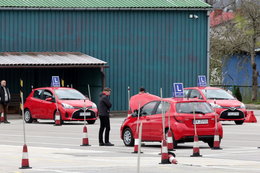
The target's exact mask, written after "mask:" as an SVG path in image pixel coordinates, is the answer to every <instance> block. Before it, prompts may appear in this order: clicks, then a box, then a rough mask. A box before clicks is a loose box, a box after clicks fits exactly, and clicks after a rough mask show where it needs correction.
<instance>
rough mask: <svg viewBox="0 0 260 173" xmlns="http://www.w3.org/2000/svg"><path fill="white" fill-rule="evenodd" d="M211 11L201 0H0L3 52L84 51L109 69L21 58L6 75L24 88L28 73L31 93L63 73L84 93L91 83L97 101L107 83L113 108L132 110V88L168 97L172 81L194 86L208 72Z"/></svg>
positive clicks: (0, 72) (2, 73) (2, 75)
mask: <svg viewBox="0 0 260 173" xmlns="http://www.w3.org/2000/svg"><path fill="white" fill-rule="evenodd" d="M210 9H211V7H210V6H209V5H208V4H206V3H204V2H202V1H201V0H73V1H71V0H1V1H0V52H1V53H3V54H4V53H6V52H17V53H21V52H52V53H53V52H54V53H55V52H80V53H83V54H86V55H89V56H92V57H95V58H97V59H100V60H103V61H105V62H107V64H106V67H108V68H105V67H104V66H93V67H90V66H75V64H74V65H73V64H71V65H67V66H60V65H59V64H57V65H56V66H50V65H48V64H47V65H46V66H38V67H37V66H23V65H19V62H18V64H17V65H16V66H13V65H8V64H4V65H2V66H1V69H0V79H6V80H7V82H8V83H9V88H10V89H11V91H12V92H13V93H19V78H23V80H24V82H25V90H26V93H29V91H30V89H31V88H30V86H32V85H33V86H34V87H40V86H43V85H45V86H48V85H49V84H50V81H51V76H56V75H59V76H60V77H61V78H63V79H64V80H65V85H71V84H72V85H73V87H75V88H76V89H79V90H80V91H82V92H83V93H84V94H87V86H88V84H89V85H90V88H91V91H92V98H93V97H94V98H93V100H94V101H97V97H98V93H99V91H101V88H102V85H103V86H109V87H111V88H112V90H113V93H112V96H111V100H112V102H113V105H114V107H113V109H114V110H126V109H127V107H128V104H127V88H128V86H130V88H131V95H133V94H135V93H137V92H138V88H139V87H140V86H143V87H145V88H146V89H147V90H148V92H150V93H153V94H156V95H159V90H160V88H163V95H164V97H170V96H171V95H172V84H173V83H174V82H183V83H184V86H194V85H196V84H197V75H208V63H209V62H208V49H209V40H208V33H209V25H208V24H209V19H208V10H210ZM24 58H26V56H25V57H24ZM53 58H55V56H54V57H53ZM58 67H60V68H58ZM102 76H103V77H104V76H105V78H103V77H102Z"/></svg>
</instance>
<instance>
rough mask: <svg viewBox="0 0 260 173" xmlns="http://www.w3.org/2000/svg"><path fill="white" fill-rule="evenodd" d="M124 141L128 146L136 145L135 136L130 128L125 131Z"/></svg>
mask: <svg viewBox="0 0 260 173" xmlns="http://www.w3.org/2000/svg"><path fill="white" fill-rule="evenodd" d="M123 141H124V144H125V145H126V146H134V137H133V133H132V130H131V129H130V128H126V129H125V130H124V131H123Z"/></svg>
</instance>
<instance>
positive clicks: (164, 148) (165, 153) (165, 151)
mask: <svg viewBox="0 0 260 173" xmlns="http://www.w3.org/2000/svg"><path fill="white" fill-rule="evenodd" d="M161 164H170V162H169V157H168V149H167V142H166V140H165V139H163V141H162V148H161Z"/></svg>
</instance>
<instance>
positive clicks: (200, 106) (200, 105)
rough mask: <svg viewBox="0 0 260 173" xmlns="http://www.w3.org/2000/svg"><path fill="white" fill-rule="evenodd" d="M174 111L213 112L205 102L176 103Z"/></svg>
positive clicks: (189, 112) (190, 112)
mask: <svg viewBox="0 0 260 173" xmlns="http://www.w3.org/2000/svg"><path fill="white" fill-rule="evenodd" d="M176 111H177V112H178V113H188V114H192V113H196V114H207V113H212V112H214V111H213V110H212V108H211V107H210V105H209V104H208V103H206V102H187V103H177V104H176Z"/></svg>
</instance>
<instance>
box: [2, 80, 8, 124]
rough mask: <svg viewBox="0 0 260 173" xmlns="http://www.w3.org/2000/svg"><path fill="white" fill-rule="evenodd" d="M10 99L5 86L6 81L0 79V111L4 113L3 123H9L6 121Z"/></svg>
mask: <svg viewBox="0 0 260 173" xmlns="http://www.w3.org/2000/svg"><path fill="white" fill-rule="evenodd" d="M10 100H11V95H10V92H9V89H8V88H7V87H6V81H5V80H2V81H1V86H0V113H1V114H2V113H4V123H10V122H8V121H7V110H8V104H9V102H10Z"/></svg>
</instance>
